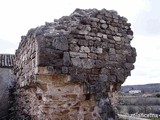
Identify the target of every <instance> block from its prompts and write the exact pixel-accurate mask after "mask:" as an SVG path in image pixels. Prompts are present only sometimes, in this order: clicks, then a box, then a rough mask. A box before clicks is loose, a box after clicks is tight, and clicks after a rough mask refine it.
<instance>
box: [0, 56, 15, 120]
mask: <svg viewBox="0 0 160 120" xmlns="http://www.w3.org/2000/svg"><path fill="white" fill-rule="evenodd" d="M13 60H14V55H8V54H0V119H2V118H6V117H7V116H8V107H9V99H10V98H9V89H10V88H11V87H13V83H14V75H13V71H12V68H13Z"/></svg>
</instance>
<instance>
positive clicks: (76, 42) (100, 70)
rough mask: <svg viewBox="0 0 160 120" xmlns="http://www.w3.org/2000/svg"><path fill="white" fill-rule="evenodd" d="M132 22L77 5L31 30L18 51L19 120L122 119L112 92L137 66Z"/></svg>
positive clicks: (114, 12) (17, 107)
mask: <svg viewBox="0 0 160 120" xmlns="http://www.w3.org/2000/svg"><path fill="white" fill-rule="evenodd" d="M130 26H131V24H130V23H128V22H127V19H126V18H124V17H121V16H120V15H118V14H117V12H116V11H113V10H110V11H108V10H105V9H102V10H97V9H88V10H82V9H76V10H75V11H74V12H73V13H72V14H71V15H69V16H64V17H62V18H60V19H58V20H54V22H53V23H46V24H45V25H42V26H40V27H37V28H35V29H30V30H29V31H28V33H27V35H26V36H23V37H22V40H21V42H20V44H19V47H18V49H17V50H16V54H15V65H14V73H15V74H16V78H17V85H16V92H17V97H16V100H17V106H16V110H17V113H16V114H17V119H24V118H26V119H33V120H116V119H118V117H117V115H116V113H115V111H114V108H113V106H112V101H111V99H112V95H113V94H114V92H116V91H118V90H119V89H120V86H121V84H123V83H124V81H125V79H126V78H127V76H130V75H131V74H130V72H131V70H133V69H134V65H133V63H134V62H135V60H136V50H135V48H133V47H132V46H131V45H130V42H131V40H132V39H133V31H132V30H131V28H130Z"/></svg>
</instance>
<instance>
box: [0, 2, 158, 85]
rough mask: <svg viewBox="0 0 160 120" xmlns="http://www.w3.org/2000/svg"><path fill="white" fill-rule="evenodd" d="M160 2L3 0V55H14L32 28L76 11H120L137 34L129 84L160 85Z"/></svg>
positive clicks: (0, 10)
mask: <svg viewBox="0 0 160 120" xmlns="http://www.w3.org/2000/svg"><path fill="white" fill-rule="evenodd" d="M159 5H160V1H159V0H0V53H14V52H15V50H16V49H17V47H18V44H19V42H20V37H21V36H22V35H26V33H27V31H28V30H29V29H30V28H35V27H37V26H40V25H43V24H44V23H45V22H52V21H53V20H54V19H57V18H60V17H62V16H64V15H69V14H71V13H72V12H73V11H74V10H75V9H76V8H83V9H88V8H97V9H102V8H106V9H108V10H111V9H113V10H117V11H118V13H119V14H120V15H121V16H125V17H127V18H128V21H129V22H130V23H131V24H132V30H133V31H134V39H133V41H132V45H133V46H134V47H136V49H137V54H138V56H137V61H136V63H135V70H133V71H132V76H131V77H128V79H127V80H126V82H125V84H126V85H131V84H147V83H160V14H159V11H160V7H159Z"/></svg>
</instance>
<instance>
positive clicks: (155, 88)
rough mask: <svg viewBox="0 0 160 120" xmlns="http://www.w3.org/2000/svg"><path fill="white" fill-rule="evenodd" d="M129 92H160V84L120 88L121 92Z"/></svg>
mask: <svg viewBox="0 0 160 120" xmlns="http://www.w3.org/2000/svg"><path fill="white" fill-rule="evenodd" d="M130 90H141V91H142V92H143V93H154V92H160V83H155V84H146V85H126V86H122V87H121V92H128V91H130Z"/></svg>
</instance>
